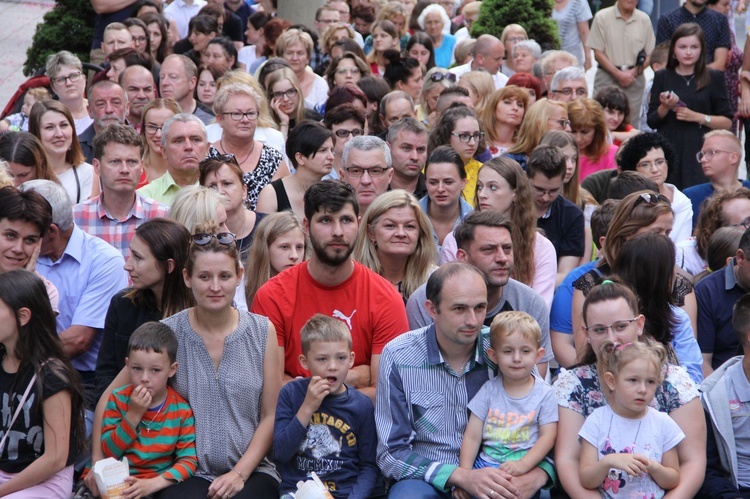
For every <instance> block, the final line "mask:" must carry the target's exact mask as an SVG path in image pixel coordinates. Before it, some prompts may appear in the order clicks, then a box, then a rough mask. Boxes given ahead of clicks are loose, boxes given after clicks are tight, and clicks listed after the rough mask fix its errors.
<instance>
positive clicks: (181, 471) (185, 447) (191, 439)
mask: <svg viewBox="0 0 750 499" xmlns="http://www.w3.org/2000/svg"><path fill="white" fill-rule="evenodd" d="M178 407H179V409H178V408H175V410H174V414H175V417H174V419H175V420H179V428H180V434H179V436H178V438H177V444H176V446H175V461H174V464H173V465H172V467H171V468H169V469H168V470H166V471H165V472H164V473H162V477H164V478H166V479H167V480H171V481H175V482H181V481H183V480H187V479H188V478H190V477H191V476H193V475H194V474H195V470H196V469H197V468H198V457H197V454H196V452H195V420H194V419H193V410H192V409H191V408H190V406H189V405H188V404H187V402H182V403H181V404H180V405H179V406H178ZM170 414H171V413H170ZM170 419H171V418H170ZM175 422H176V421H175Z"/></svg>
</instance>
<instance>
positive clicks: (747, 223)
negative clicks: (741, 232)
mask: <svg viewBox="0 0 750 499" xmlns="http://www.w3.org/2000/svg"><path fill="white" fill-rule="evenodd" d="M732 227H737V228H738V229H739V228H740V227H742V228H743V229H745V230H747V229H750V218H746V219H745V220H743V221H742V222H739V223H736V224H732Z"/></svg>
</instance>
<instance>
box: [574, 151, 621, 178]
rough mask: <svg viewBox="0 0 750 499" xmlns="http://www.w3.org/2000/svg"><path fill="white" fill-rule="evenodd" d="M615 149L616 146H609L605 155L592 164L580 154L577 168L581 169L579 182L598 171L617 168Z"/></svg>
mask: <svg viewBox="0 0 750 499" xmlns="http://www.w3.org/2000/svg"><path fill="white" fill-rule="evenodd" d="M617 149H618V147H617V146H615V145H611V144H610V146H609V151H607V153H606V154H604V155H603V156H602V157H601V158H599V161H597V162H593V161H591V160H590V159H589V158H587V157H586V156H584V155H583V154H581V155H580V159H579V160H578V167H579V168H580V169H581V174H580V180H583V179H585V178H586V177H588V176H589V175H591V174H592V173H594V172H598V171H599V170H607V169H610V168H617V163H615V154H617Z"/></svg>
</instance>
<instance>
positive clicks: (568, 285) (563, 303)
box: [549, 260, 599, 334]
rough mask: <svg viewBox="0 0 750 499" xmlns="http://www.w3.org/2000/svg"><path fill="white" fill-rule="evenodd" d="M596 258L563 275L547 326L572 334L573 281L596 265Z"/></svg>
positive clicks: (553, 329)
mask: <svg viewBox="0 0 750 499" xmlns="http://www.w3.org/2000/svg"><path fill="white" fill-rule="evenodd" d="M597 263H599V261H598V260H594V261H592V262H587V263H585V264H583V265H581V266H580V267H576V268H574V269H573V270H571V271H570V272H568V275H566V276H565V279H563V282H561V283H560V285H559V286H558V287H557V291H556V292H555V298H554V299H553V300H552V307H551V308H550V313H549V328H550V330H551V331H557V332H559V333H565V334H573V314H572V307H573V291H575V288H573V283H574V282H576V281H577V280H578V278H579V277H581V276H582V275H583V274H585V273H587V272H588V271H589V270H591V269H593V268H594V267H596V264H597Z"/></svg>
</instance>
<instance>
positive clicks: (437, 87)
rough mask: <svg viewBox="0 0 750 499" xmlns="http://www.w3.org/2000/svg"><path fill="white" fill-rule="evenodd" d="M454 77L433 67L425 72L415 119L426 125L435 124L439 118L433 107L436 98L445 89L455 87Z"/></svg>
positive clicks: (441, 69) (445, 70)
mask: <svg viewBox="0 0 750 499" xmlns="http://www.w3.org/2000/svg"><path fill="white" fill-rule="evenodd" d="M456 79H457V78H456V75H455V74H453V73H451V72H449V71H448V70H447V69H443V68H439V67H437V66H436V67H434V68H432V69H431V70H429V71H427V74H426V75H425V77H424V80H423V81H422V91H421V92H420V93H419V105H418V106H417V109H416V113H417V119H418V120H419V121H421V122H422V123H424V124H425V125H427V126H428V127H429V126H430V125H431V117H432V122H435V123H437V121H438V119H439V118H440V117H439V116H435V114H434V113H435V105H436V104H437V100H438V97H440V94H442V93H443V91H444V90H445V89H446V88H451V87H453V86H455V85H456Z"/></svg>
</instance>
